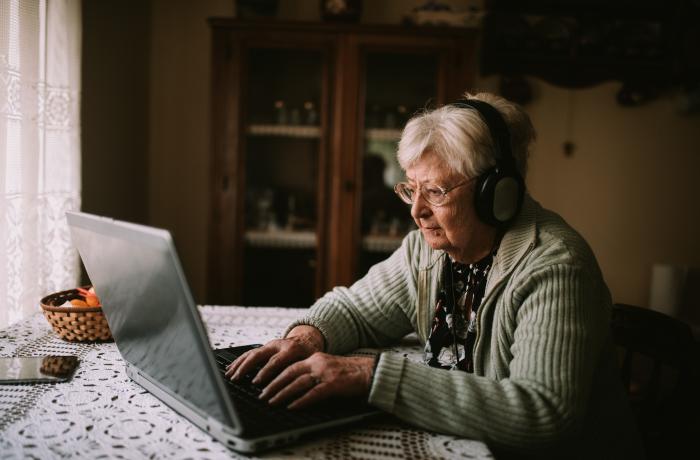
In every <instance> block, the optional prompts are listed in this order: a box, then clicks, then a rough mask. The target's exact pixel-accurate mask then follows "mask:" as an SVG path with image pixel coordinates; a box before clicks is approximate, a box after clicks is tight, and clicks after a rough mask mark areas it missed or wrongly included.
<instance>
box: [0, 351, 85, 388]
mask: <svg viewBox="0 0 700 460" xmlns="http://www.w3.org/2000/svg"><path fill="white" fill-rule="evenodd" d="M79 363H80V360H79V359H78V357H77V356H58V355H51V356H32V357H21V358H17V357H14V358H0V384H12V383H51V382H66V381H68V380H70V379H71V377H72V376H73V374H74V373H75V369H76V368H77V367H78V364H79Z"/></svg>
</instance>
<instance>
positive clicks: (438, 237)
mask: <svg viewBox="0 0 700 460" xmlns="http://www.w3.org/2000/svg"><path fill="white" fill-rule="evenodd" d="M421 232H422V233H423V238H425V241H426V242H427V243H428V244H429V245H430V247H431V248H433V249H442V248H443V247H444V246H445V243H447V241H446V240H445V232H443V231H442V229H441V228H422V229H421Z"/></svg>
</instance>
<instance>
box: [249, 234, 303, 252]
mask: <svg viewBox="0 0 700 460" xmlns="http://www.w3.org/2000/svg"><path fill="white" fill-rule="evenodd" d="M245 242H246V244H247V245H248V246H253V247H263V248H286V249H313V248H315V247H316V233H314V232H312V231H292V230H249V231H247V232H245Z"/></svg>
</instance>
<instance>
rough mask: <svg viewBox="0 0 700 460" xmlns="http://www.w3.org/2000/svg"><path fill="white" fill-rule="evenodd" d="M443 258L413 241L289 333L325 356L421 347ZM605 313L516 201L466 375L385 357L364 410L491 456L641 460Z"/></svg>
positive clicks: (555, 239)
mask: <svg viewBox="0 0 700 460" xmlns="http://www.w3.org/2000/svg"><path fill="white" fill-rule="evenodd" d="M443 255H444V252H443V251H435V250H433V249H431V248H430V247H429V246H428V245H427V244H426V243H425V241H424V239H423V237H422V235H421V234H420V232H419V231H417V230H416V231H413V232H411V233H410V234H409V235H407V236H406V238H405V239H404V240H403V243H402V245H401V247H400V248H399V249H397V250H396V251H395V252H394V253H393V254H392V255H391V256H390V257H389V258H388V259H387V260H385V261H383V262H381V263H379V264H377V265H375V266H374V267H372V268H371V269H370V270H369V272H368V274H367V275H366V276H365V277H363V278H362V279H360V280H359V281H357V282H356V283H355V284H353V285H352V286H351V287H350V288H346V287H337V288H335V289H333V290H332V291H330V292H329V293H327V294H326V295H325V296H323V297H322V298H320V299H319V300H318V301H317V302H316V303H315V304H314V305H313V307H312V308H311V309H310V310H309V313H308V315H306V316H304V317H302V318H300V319H299V320H298V321H296V322H294V323H293V324H292V325H291V326H290V327H289V329H291V328H293V327H294V326H296V325H299V324H308V325H312V326H315V327H316V328H318V329H319V330H320V331H321V333H322V334H323V336H324V338H325V340H326V351H327V352H328V353H334V354H344V353H348V352H350V351H352V350H355V349H357V348H366V347H378V348H381V347H387V346H389V345H392V344H395V343H396V342H397V341H399V340H400V339H401V338H403V337H404V336H405V335H406V334H408V333H411V332H416V333H417V335H418V337H419V338H420V340H421V342H422V343H425V341H426V340H427V338H428V334H429V327H430V324H431V320H432V314H433V307H434V302H435V299H436V296H437V292H438V290H439V289H440V280H441V279H442V277H441V276H440V272H441V270H442V266H443V264H442V263H439V261H440V259H441V257H442V256H443ZM610 312H611V299H610V294H609V291H608V288H607V287H606V285H605V282H604V281H603V277H602V274H601V272H600V269H599V268H598V265H597V262H596V260H595V257H594V255H593V253H592V251H591V249H590V248H589V246H588V245H587V244H586V242H585V241H584V240H583V238H582V237H581V236H580V235H579V234H578V233H576V232H575V231H574V230H573V229H572V228H571V227H569V226H568V225H567V224H566V223H565V222H564V220H563V219H562V218H561V217H559V216H558V215H556V214H554V213H553V212H551V211H547V210H545V209H543V208H542V207H541V206H540V205H539V204H538V203H537V202H535V201H534V200H532V198H531V197H529V196H526V198H525V203H524V206H523V209H522V211H521V213H520V215H519V216H518V219H517V220H516V222H515V223H514V224H513V225H511V227H510V229H509V230H508V231H507V232H506V234H505V235H504V237H503V239H502V241H501V244H500V247H499V249H498V252H497V254H496V256H495V257H494V262H493V267H492V269H491V273H490V275H489V278H488V282H487V286H486V291H485V294H484V298H483V300H482V303H481V307H480V308H479V311H478V315H477V338H476V343H475V346H474V373H473V374H467V373H465V372H460V371H446V370H442V369H435V368H431V367H428V366H426V365H424V364H422V363H416V362H412V361H409V360H407V359H405V358H404V357H403V356H402V355H399V354H397V353H390V352H384V353H382V354H381V355H380V357H379V361H378V363H377V367H376V370H375V373H374V377H373V381H372V387H371V390H370V394H369V403H370V404H372V405H374V406H376V407H378V408H380V409H383V410H384V411H386V412H389V413H392V414H395V415H396V416H397V417H398V418H400V419H402V420H405V421H407V422H410V423H411V424H413V425H416V426H419V427H422V428H425V429H428V430H433V431H437V432H442V433H448V434H454V435H457V436H462V437H467V438H471V439H478V440H482V441H485V442H486V443H487V444H488V445H489V447H490V448H491V449H492V450H494V452H496V453H497V454H501V453H505V454H508V455H512V454H516V455H525V456H537V457H543V456H556V457H559V456H565V457H567V458H572V457H574V458H601V457H603V458H607V457H609V458H640V452H639V445H640V444H639V442H638V438H637V437H636V433H635V430H634V429H633V422H632V420H631V418H630V416H629V411H628V408H627V405H626V400H625V395H624V392H623V389H622V385H621V384H620V380H619V377H618V374H617V370H616V366H615V354H614V348H613V345H612V342H611V339H610V333H609V331H610V327H609V321H610ZM289 329H288V330H289Z"/></svg>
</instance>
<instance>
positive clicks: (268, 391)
mask: <svg viewBox="0 0 700 460" xmlns="http://www.w3.org/2000/svg"><path fill="white" fill-rule="evenodd" d="M373 367H374V358H373V357H364V356H363V357H344V356H335V355H329V354H327V353H314V354H313V355H311V356H310V357H308V358H306V359H305V360H303V361H299V362H296V363H294V364H292V365H291V366H289V367H287V368H286V369H285V370H284V371H282V373H280V374H279V375H278V376H277V377H276V378H275V379H274V380H273V381H272V382H270V383H269V384H268V385H267V386H266V387H265V389H264V390H263V391H262V393H261V394H260V399H265V400H268V402H269V403H270V404H280V403H282V402H284V401H289V400H292V399H293V401H292V403H291V404H289V406H288V407H289V408H290V409H296V408H300V407H304V406H307V405H309V404H313V403H315V402H318V401H320V400H322V399H326V398H328V397H331V396H366V395H367V394H369V390H370V387H371V385H372V369H373Z"/></svg>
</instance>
